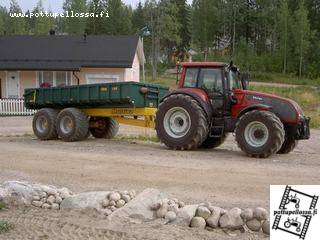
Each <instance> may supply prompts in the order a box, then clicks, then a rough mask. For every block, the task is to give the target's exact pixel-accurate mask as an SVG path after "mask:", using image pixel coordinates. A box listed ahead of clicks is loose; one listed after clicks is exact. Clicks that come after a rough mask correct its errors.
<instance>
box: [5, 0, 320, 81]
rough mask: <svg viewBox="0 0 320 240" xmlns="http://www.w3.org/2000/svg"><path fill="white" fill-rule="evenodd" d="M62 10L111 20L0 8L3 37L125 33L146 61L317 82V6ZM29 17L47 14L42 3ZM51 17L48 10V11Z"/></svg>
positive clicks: (304, 2)
mask: <svg viewBox="0 0 320 240" xmlns="http://www.w3.org/2000/svg"><path fill="white" fill-rule="evenodd" d="M63 10H64V11H71V10H73V11H75V12H94V13H100V12H101V11H105V12H108V14H109V18H106V17H104V18H56V19H53V18H31V19H29V18H11V17H10V15H9V13H12V12H21V8H20V6H19V5H18V3H17V2H16V0H11V3H10V8H9V9H6V8H5V7H2V6H0V35H14V34H32V35H43V34H48V32H49V30H50V29H54V30H55V31H56V32H57V33H58V34H84V33H86V34H89V35H90V34H112V35H117V34H122V35H128V34H130V35H140V36H143V37H144V45H145V52H146V56H147V59H148V63H149V64H152V63H158V62H161V63H162V64H165V65H166V66H167V65H169V66H170V65H172V66H174V65H175V63H176V61H177V60H180V61H181V60H185V59H186V58H187V57H188V54H189V52H190V51H189V50H190V49H192V50H193V51H192V52H196V53H198V55H195V56H194V57H193V59H194V60H208V61H209V60H224V61H230V60H233V61H235V62H236V63H237V64H238V65H240V66H241V67H242V68H243V69H246V70H250V71H255V72H274V73H284V74H291V75H293V76H299V77H302V76H303V77H307V78H311V79H312V78H319V77H320V67H319V66H320V0H193V1H192V4H190V5H189V4H188V3H187V1H186V0H158V1H156V0H146V1H143V2H140V3H139V4H138V5H137V6H136V7H134V8H132V7H131V6H130V5H125V4H124V3H123V2H122V1H121V0H89V1H88V0H65V1H64V4H63ZM31 11H32V12H34V13H35V12H40V11H45V9H43V5H42V2H41V0H40V1H39V2H38V4H37V5H36V6H35V7H34V9H33V10H31ZM47 11H49V10H47Z"/></svg>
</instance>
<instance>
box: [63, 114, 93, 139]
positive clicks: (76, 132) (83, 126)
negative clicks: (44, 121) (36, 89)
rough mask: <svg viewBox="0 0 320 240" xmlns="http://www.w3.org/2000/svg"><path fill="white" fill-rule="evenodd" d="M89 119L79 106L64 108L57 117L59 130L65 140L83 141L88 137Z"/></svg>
mask: <svg viewBox="0 0 320 240" xmlns="http://www.w3.org/2000/svg"><path fill="white" fill-rule="evenodd" d="M88 129H89V121H88V117H87V115H86V114H84V113H83V112H81V111H80V110H79V109H77V108H66V109H63V110H62V111H61V112H60V113H59V115H58V119H57V132H58V134H59V136H60V137H61V139H62V140H63V141H65V142H75V141H81V140H84V139H86V138H87V137H88Z"/></svg>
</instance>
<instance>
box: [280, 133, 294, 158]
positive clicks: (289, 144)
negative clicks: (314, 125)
mask: <svg viewBox="0 0 320 240" xmlns="http://www.w3.org/2000/svg"><path fill="white" fill-rule="evenodd" d="M297 145H298V141H297V140H296V139H295V138H294V136H292V135H287V133H286V136H285V140H284V142H283V144H282V146H281V148H280V150H279V151H278V152H277V153H278V154H288V153H290V152H291V151H293V149H294V148H295V147H296V146H297Z"/></svg>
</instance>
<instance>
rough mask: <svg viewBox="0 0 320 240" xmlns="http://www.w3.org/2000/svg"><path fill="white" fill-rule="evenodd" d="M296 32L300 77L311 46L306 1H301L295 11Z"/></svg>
mask: <svg viewBox="0 0 320 240" xmlns="http://www.w3.org/2000/svg"><path fill="white" fill-rule="evenodd" d="M293 26H294V29H293V31H294V33H293V34H292V36H293V39H294V43H295V46H296V48H295V50H296V51H295V53H296V54H297V56H298V59H299V77H301V76H302V71H303V63H304V61H305V59H306V54H307V52H308V49H309V47H310V37H311V30H310V23H309V19H308V12H307V10H306V8H305V5H304V1H301V2H300V4H299V8H298V9H297V10H296V11H295V12H294V25H293Z"/></svg>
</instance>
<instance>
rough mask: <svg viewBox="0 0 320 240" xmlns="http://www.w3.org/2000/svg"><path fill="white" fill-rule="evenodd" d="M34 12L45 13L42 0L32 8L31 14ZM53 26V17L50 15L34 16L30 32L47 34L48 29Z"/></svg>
mask: <svg viewBox="0 0 320 240" xmlns="http://www.w3.org/2000/svg"><path fill="white" fill-rule="evenodd" d="M36 13H43V14H44V13H45V10H44V8H43V5H42V0H39V2H38V4H37V6H36V7H35V9H34V10H33V14H36ZM52 28H53V19H52V18H50V17H46V16H42V17H35V18H34V21H33V30H32V33H33V34H35V35H48V33H49V31H50V29H52Z"/></svg>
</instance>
